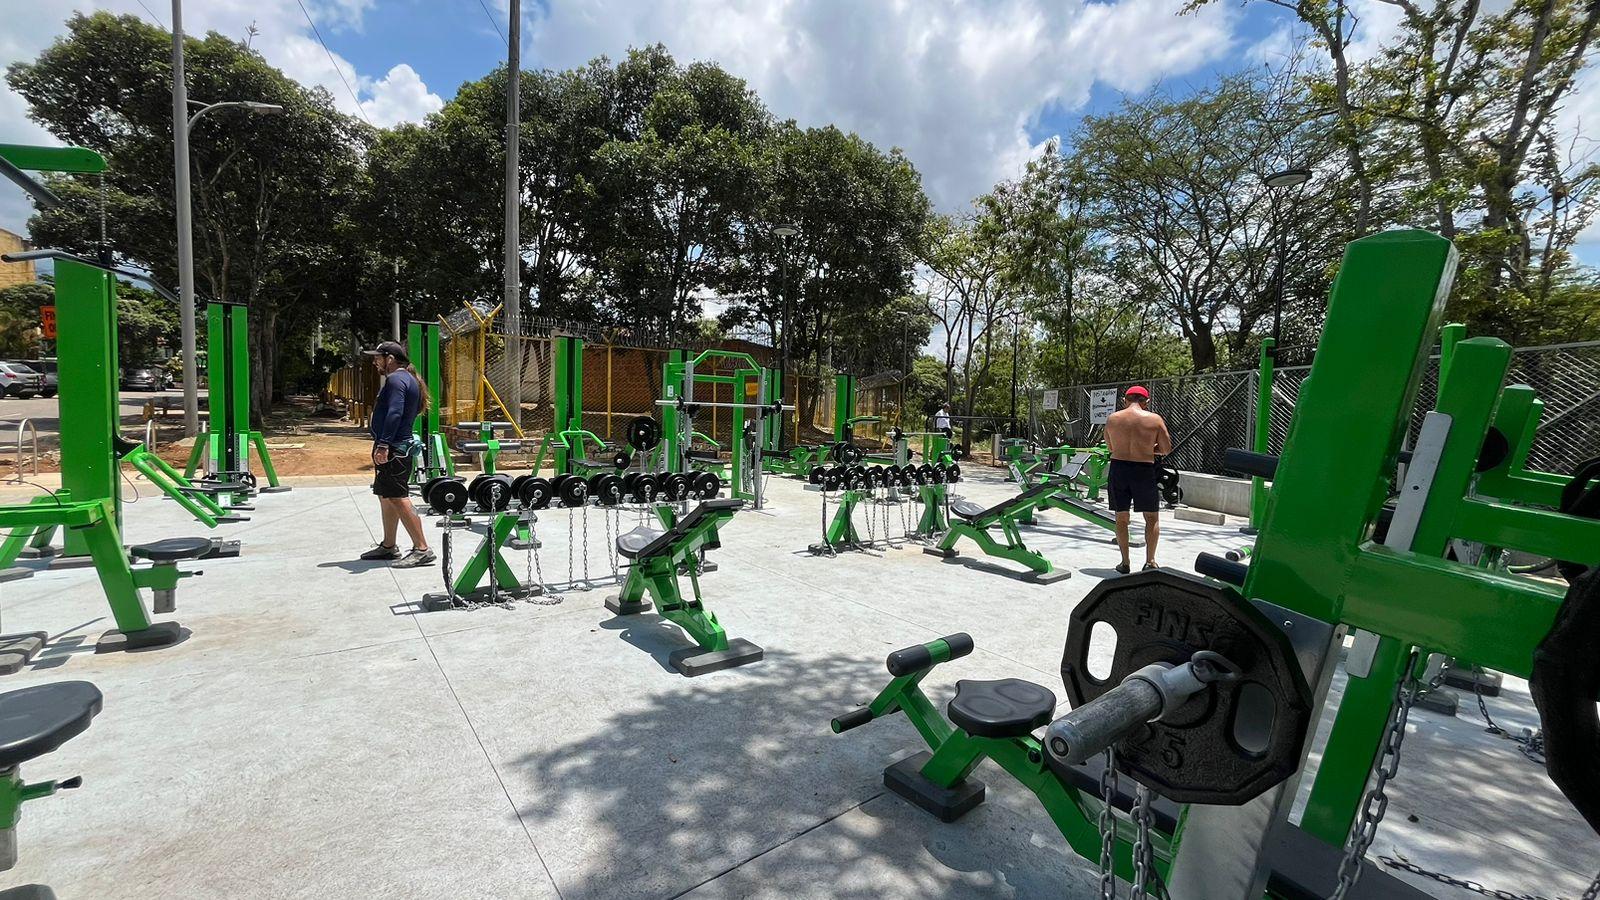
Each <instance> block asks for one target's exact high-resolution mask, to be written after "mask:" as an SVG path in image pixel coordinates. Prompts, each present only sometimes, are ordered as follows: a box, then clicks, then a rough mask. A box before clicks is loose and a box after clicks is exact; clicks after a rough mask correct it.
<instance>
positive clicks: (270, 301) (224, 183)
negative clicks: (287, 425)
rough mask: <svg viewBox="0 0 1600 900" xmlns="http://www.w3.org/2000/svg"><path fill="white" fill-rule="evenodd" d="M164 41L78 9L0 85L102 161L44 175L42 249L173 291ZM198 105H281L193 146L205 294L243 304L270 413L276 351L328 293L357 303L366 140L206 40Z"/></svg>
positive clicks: (244, 50)
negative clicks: (84, 174)
mask: <svg viewBox="0 0 1600 900" xmlns="http://www.w3.org/2000/svg"><path fill="white" fill-rule="evenodd" d="M170 52H171V47H170V39H169V37H168V35H167V34H166V33H165V32H164V31H162V30H161V29H159V28H156V27H155V26H152V25H149V24H146V23H144V22H142V21H141V20H140V19H138V18H137V17H135V16H113V15H111V14H109V13H103V12H101V13H95V14H93V15H88V16H86V15H82V14H75V15H74V16H73V17H72V18H71V19H70V20H68V22H67V33H66V34H65V35H64V36H62V37H61V38H58V39H57V40H56V42H55V43H54V44H52V45H51V46H50V47H48V48H46V49H45V51H44V52H43V53H42V54H41V55H40V56H39V58H38V59H37V60H35V61H34V62H32V63H16V64H13V65H12V66H11V67H10V69H9V70H8V72H7V81H8V83H9V84H10V85H11V87H12V89H13V90H15V91H17V93H19V94H20V95H22V97H23V98H24V99H26V100H27V101H28V104H29V116H30V117H31V118H32V119H33V120H34V121H36V122H38V123H39V124H40V125H42V126H44V127H45V128H46V129H47V130H48V131H50V133H51V134H53V135H55V136H56V137H57V138H59V139H61V140H63V141H65V142H67V143H69V144H77V145H80V146H84V147H88V148H89V149H92V150H95V151H97V152H99V153H101V154H102V155H103V156H105V157H106V161H107V164H108V171H107V173H106V174H105V176H104V178H103V179H96V180H88V179H67V178H54V179H51V182H52V184H53V185H55V186H56V187H57V188H58V192H59V193H61V194H63V196H64V197H65V198H66V199H67V201H68V204H67V207H66V208H65V209H62V210H55V211H50V212H45V213H41V214H40V215H39V216H37V217H36V218H35V219H34V221H33V222H32V223H31V224H30V228H31V230H32V232H33V235H34V238H35V240H36V241H37V242H39V243H42V244H48V245H54V246H59V247H63V248H65V249H69V250H76V251H79V252H85V251H88V250H90V249H91V248H94V247H97V246H99V245H100V244H101V241H102V238H101V235H100V234H99V233H98V219H99V215H98V213H99V211H100V204H102V203H103V204H104V206H105V212H106V219H107V222H108V229H107V234H106V235H105V241H106V242H107V243H109V244H110V246H111V248H112V249H113V251H114V252H115V254H116V256H118V257H120V258H121V259H122V260H124V261H126V262H128V263H131V264H133V265H135V266H138V267H142V268H145V269H148V270H150V271H151V272H152V273H153V274H154V275H155V277H156V278H158V279H159V280H161V281H163V282H165V283H167V284H174V283H175V282H176V258H177V253H176V236H175V234H174V231H173V228H172V222H173V220H174V213H173V207H172V197H173V184H172V178H173V175H172V164H171V159H172V157H171V141H172V124H171V115H172V105H171V93H170V88H169V85H170V84H171V83H172V70H171V63H170ZM184 52H185V59H186V66H187V69H186V71H187V75H188V78H189V81H190V84H189V95H190V96H191V97H194V98H195V99H196V100H198V101H202V102H204V101H214V100H222V99H250V100H257V101H262V102H268V103H275V104H278V105H280V106H282V107H283V108H284V112H283V113H282V114H280V115H272V116H250V115H246V114H243V113H241V112H239V111H237V110H222V111H218V112H215V113H212V114H210V115H208V116H206V117H205V118H204V119H201V120H200V121H199V122H198V123H197V124H196V126H195V128H194V131H193V133H192V134H191V136H190V147H191V155H192V160H193V165H194V173H193V195H194V200H193V202H194V223H195V228H194V236H195V277H196V285H195V287H196V293H197V295H200V296H210V297H216V298H224V299H229V300H234V301H239V302H244V303H247V304H248V305H249V306H250V325H251V328H250V350H251V361H252V364H253V366H254V367H255V372H254V373H253V374H254V377H253V379H252V382H253V391H254V395H255V396H254V398H253V401H254V402H253V408H254V409H255V410H256V411H257V412H258V414H260V413H261V412H264V411H265V410H266V409H268V408H269V407H270V404H271V400H272V397H273V394H274V391H273V387H274V385H275V383H276V365H277V360H278V355H279V347H280V345H281V342H282V340H283V338H284V337H285V336H286V335H288V334H290V333H298V334H304V333H306V332H307V330H308V329H309V327H311V326H312V325H314V323H315V321H316V319H317V317H318V316H317V314H318V312H319V311H320V310H321V309H323V308H324V307H326V306H329V305H333V304H331V303H330V302H329V301H330V299H331V298H334V297H339V296H343V295H348V293H349V292H350V291H351V290H352V289H353V288H354V287H355V285H354V284H352V283H351V282H350V280H349V278H350V260H352V259H356V260H360V259H361V254H360V253H359V252H357V251H355V250H354V249H353V248H351V247H349V246H348V244H347V243H346V242H345V237H346V236H347V235H348V234H349V230H348V229H347V228H343V227H342V225H343V222H344V221H345V219H346V216H347V215H348V212H347V211H348V210H350V209H352V208H353V206H354V201H355V199H356V197H355V191H356V189H357V188H358V187H359V185H360V178H359V172H360V157H359V153H360V151H361V150H362V148H363V147H364V146H365V144H366V142H367V141H368V140H369V139H370V132H369V130H368V129H367V127H366V126H364V125H361V124H359V123H357V122H355V121H354V120H352V119H351V118H350V117H348V116H345V115H343V114H341V113H339V112H338V111H337V110H336V109H335V108H334V105H333V101H332V98H331V97H330V96H329V95H328V94H327V92H326V91H323V90H321V89H317V90H308V89H306V88H304V87H302V86H301V85H300V84H298V83H297V82H295V81H293V80H292V79H290V78H288V77H287V76H285V75H284V74H283V73H282V72H280V71H278V70H277V69H274V68H273V67H271V66H269V65H267V63H266V61H265V60H263V59H262V58H261V56H260V55H259V54H257V53H255V52H254V51H252V50H251V49H250V48H249V47H247V46H246V45H244V44H241V43H238V42H236V41H233V40H230V39H228V38H225V37H223V36H221V35H218V34H215V33H212V34H208V35H207V36H206V37H205V38H203V39H194V38H190V39H188V40H187V41H186V43H185V50H184Z"/></svg>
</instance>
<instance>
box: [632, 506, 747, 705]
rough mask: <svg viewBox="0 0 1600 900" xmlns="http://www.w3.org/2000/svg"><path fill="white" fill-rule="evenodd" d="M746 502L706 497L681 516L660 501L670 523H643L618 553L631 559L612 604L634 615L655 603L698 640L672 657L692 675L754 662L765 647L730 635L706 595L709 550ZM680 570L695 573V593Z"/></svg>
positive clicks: (692, 581)
mask: <svg viewBox="0 0 1600 900" xmlns="http://www.w3.org/2000/svg"><path fill="white" fill-rule="evenodd" d="M743 508H744V501H742V500H739V499H737V498H727V499H722V500H703V501H701V502H700V503H699V504H697V505H696V506H695V507H694V509H691V510H690V511H689V512H688V514H687V515H684V516H683V517H682V518H677V517H676V516H675V515H673V514H672V513H671V510H670V508H669V507H667V506H659V507H657V511H658V514H660V515H661V516H662V524H663V525H664V526H665V528H664V529H655V528H646V527H642V526H641V527H639V528H635V529H634V530H632V531H629V532H627V533H625V534H623V535H621V536H619V537H618V538H617V553H618V554H619V555H621V556H622V557H624V558H626V559H628V560H630V561H631V563H630V565H629V568H628V577H627V579H626V580H625V581H624V582H623V584H622V590H621V591H620V592H619V593H618V594H617V596H615V597H610V598H607V600H606V609H608V610H610V611H611V612H612V613H613V614H615V615H617V616H632V615H638V614H640V613H643V612H645V611H646V610H648V609H649V608H650V605H651V604H652V603H654V604H655V608H656V611H657V612H658V613H660V614H661V616H662V618H664V619H666V620H667V621H669V622H671V623H673V624H674V625H677V626H678V627H679V628H681V629H683V630H684V632H685V633H686V634H688V635H689V637H690V638H691V639H692V640H693V641H694V642H695V646H693V647H684V648H683V649H680V650H676V651H673V653H672V654H671V656H670V657H669V661H670V662H671V664H672V667H673V668H674V669H677V670H678V671H679V672H680V673H682V674H683V675H685V676H687V677H689V678H693V677H694V676H696V675H704V674H706V673H708V672H717V671H721V670H722V669H731V668H734V667H735V666H743V665H748V664H750V663H753V662H756V661H758V660H760V659H761V658H762V656H763V655H764V652H763V651H762V649H761V648H760V647H758V646H756V645H755V644H752V643H750V642H749V641H747V640H744V639H743V638H734V639H732V640H730V639H729V638H728V634H727V632H726V631H725V630H724V629H723V627H722V623H721V622H719V621H718V620H717V616H716V614H715V613H713V612H712V611H711V610H709V609H707V608H706V607H705V603H704V601H703V600H702V598H701V595H700V575H701V573H702V572H704V571H705V570H704V568H703V565H704V561H703V559H702V557H703V555H704V552H705V551H706V550H714V549H716V548H717V547H719V546H721V541H720V539H719V537H718V533H719V531H718V529H719V527H720V526H721V525H722V524H723V523H725V522H727V521H728V520H729V519H731V518H733V514H734V513H736V512H738V511H739V510H740V509H743ZM679 572H683V573H685V574H687V575H688V576H689V582H690V584H691V585H692V596H691V597H685V596H684V595H683V591H682V589H681V588H680V587H679V586H678V574H679Z"/></svg>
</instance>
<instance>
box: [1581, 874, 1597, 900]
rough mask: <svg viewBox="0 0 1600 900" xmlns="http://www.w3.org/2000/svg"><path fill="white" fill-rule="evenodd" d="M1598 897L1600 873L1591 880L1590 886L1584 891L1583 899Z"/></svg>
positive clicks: (1594, 899) (1595, 898)
mask: <svg viewBox="0 0 1600 900" xmlns="http://www.w3.org/2000/svg"><path fill="white" fill-rule="evenodd" d="M1597 898H1600V875H1596V876H1594V880H1593V881H1591V882H1589V887H1588V888H1586V889H1585V890H1584V892H1583V900H1597Z"/></svg>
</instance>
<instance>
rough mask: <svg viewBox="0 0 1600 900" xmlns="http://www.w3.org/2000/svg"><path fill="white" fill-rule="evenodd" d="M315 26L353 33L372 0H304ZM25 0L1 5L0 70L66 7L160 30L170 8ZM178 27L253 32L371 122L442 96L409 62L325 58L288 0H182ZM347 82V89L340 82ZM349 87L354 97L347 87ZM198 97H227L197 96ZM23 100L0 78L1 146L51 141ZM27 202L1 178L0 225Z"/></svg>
mask: <svg viewBox="0 0 1600 900" xmlns="http://www.w3.org/2000/svg"><path fill="white" fill-rule="evenodd" d="M303 2H304V3H305V6H306V9H307V10H308V11H309V12H310V13H311V15H312V17H313V18H314V19H315V20H316V22H317V27H318V28H320V29H321V31H322V36H323V38H324V39H329V40H331V39H332V35H334V34H338V33H344V32H359V31H360V30H361V26H362V22H363V19H364V17H365V16H366V15H367V14H368V13H369V12H370V11H372V10H373V9H374V8H375V6H376V0H303ZM144 6H146V7H149V9H148V10H146V9H144V8H143V7H141V6H140V4H139V3H138V2H137V0H32V2H26V3H24V2H16V3H10V2H7V3H6V12H5V17H4V23H5V24H4V27H0V70H3V69H4V68H5V66H7V65H9V64H11V63H13V62H17V61H19V60H31V59H34V58H35V57H37V56H38V55H39V53H40V52H41V51H42V50H44V49H45V48H46V47H47V46H49V45H50V43H51V42H52V41H53V40H55V39H56V37H58V36H60V35H61V34H62V33H63V32H64V31H65V23H66V20H67V18H68V17H69V16H71V15H72V13H73V12H93V11H95V10H101V9H104V10H109V11H111V12H114V13H118V14H123V13H127V14H132V15H136V16H139V17H140V18H142V19H144V20H145V21H147V22H152V21H156V20H153V19H152V18H151V14H152V13H155V14H158V15H159V16H160V17H161V18H160V20H159V22H157V24H159V25H160V26H161V27H163V28H165V27H167V26H168V25H170V24H171V22H170V19H168V18H167V17H168V16H169V15H170V12H171V5H170V4H169V3H166V2H164V0H145V2H144ZM183 26H184V31H185V32H187V33H189V34H191V35H202V34H205V33H206V32H207V31H216V32H219V33H221V34H223V35H226V36H228V37H232V38H235V39H237V40H245V39H246V38H247V37H249V29H250V28H251V27H252V26H254V27H255V29H256V34H255V36H254V37H253V38H250V40H251V46H253V47H254V48H255V49H256V50H258V51H260V52H261V55H262V56H263V57H265V58H266V60H267V62H269V63H271V64H273V65H275V66H277V67H278V68H280V69H282V70H283V72H284V73H285V74H287V75H288V76H289V77H290V78H293V79H295V80H296V81H299V82H300V83H302V84H305V85H318V86H321V87H323V88H326V89H327V90H328V93H329V94H330V95H331V96H332V97H333V102H334V104H335V105H336V106H338V108H339V109H340V110H342V111H344V112H346V113H349V114H351V115H356V114H365V115H366V116H367V117H368V118H369V119H371V120H372V122H373V124H375V125H378V126H380V127H381V126H387V125H393V124H395V123H396V122H402V121H409V120H415V119H420V118H422V117H423V116H425V115H427V114H428V113H430V112H432V111H434V110H437V109H438V108H439V107H441V106H442V105H443V103H444V101H443V100H442V99H441V98H440V97H439V95H437V94H434V93H432V92H430V91H429V90H428V88H427V85H425V84H423V82H422V79H421V78H420V77H419V76H418V75H417V72H416V70H414V69H413V68H411V66H409V65H406V64H404V63H401V64H399V65H396V66H394V67H393V68H391V69H390V70H389V71H388V73H387V74H385V75H384V76H383V77H382V78H373V77H371V76H367V75H363V74H361V73H359V72H357V71H356V69H355V67H354V66H352V65H351V64H350V62H349V61H348V60H346V59H344V58H343V57H342V56H340V55H339V54H337V53H334V54H332V59H329V54H328V52H327V51H325V50H323V48H322V45H321V44H319V43H317V40H316V38H315V37H314V36H313V34H312V30H311V26H310V25H308V24H306V20H305V16H304V15H303V14H302V13H301V11H300V6H299V5H298V4H297V3H296V2H295V0H204V2H198V3H197V2H189V3H186V4H185V5H184V21H183ZM346 83H348V84H349V87H348V88H347V87H346V86H345V85H346ZM352 90H353V91H355V97H352V96H351V91H352ZM195 99H197V100H218V99H227V98H220V97H196V98H195ZM26 110H27V104H26V103H24V102H23V100H22V98H21V97H19V96H17V95H16V94H15V93H13V92H12V91H11V89H10V88H8V87H6V86H5V85H4V83H3V82H0V143H31V144H54V143H57V142H56V141H55V140H54V139H53V138H51V137H50V136H49V135H48V134H46V133H45V132H44V130H43V129H41V128H39V127H38V126H36V125H34V124H33V123H32V122H29V121H28V120H27V118H26ZM31 214H32V205H31V203H30V202H29V201H28V199H27V197H26V196H25V195H24V194H23V193H22V192H21V191H19V190H16V189H15V188H13V187H11V185H9V184H7V183H0V227H3V228H8V229H11V230H12V231H21V230H23V226H24V225H25V223H26V221H27V219H28V216H29V215H31Z"/></svg>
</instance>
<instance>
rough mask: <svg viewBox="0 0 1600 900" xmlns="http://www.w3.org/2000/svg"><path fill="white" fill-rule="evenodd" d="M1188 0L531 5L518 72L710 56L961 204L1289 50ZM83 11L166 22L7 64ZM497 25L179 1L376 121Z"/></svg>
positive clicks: (483, 48) (395, 111) (1383, 8)
mask: <svg viewBox="0 0 1600 900" xmlns="http://www.w3.org/2000/svg"><path fill="white" fill-rule="evenodd" d="M302 4H303V8H304V10H305V11H306V12H309V14H310V16H311V18H312V19H314V20H315V22H316V25H317V31H318V32H320V34H321V37H322V38H323V39H324V40H325V41H326V43H327V50H324V49H323V47H322V45H321V44H320V43H318V42H317V39H316V34H315V33H314V32H313V30H312V28H311V26H310V25H309V24H308V23H307V21H306V12H302ZM1353 4H1354V6H1355V8H1357V10H1358V11H1359V12H1360V13H1361V15H1362V22H1363V24H1362V28H1363V29H1364V33H1363V35H1362V37H1363V38H1364V43H1365V45H1366V46H1367V47H1368V48H1374V47H1376V46H1377V45H1379V44H1380V43H1381V42H1382V41H1383V40H1384V39H1385V37H1386V36H1387V35H1388V34H1389V33H1390V32H1391V31H1392V28H1393V24H1394V14H1393V12H1392V11H1393V10H1394V9H1395V7H1393V6H1392V5H1390V4H1386V3H1383V2H1381V0H1353ZM1182 5H1183V3H1182V0H1114V2H1086V0H765V2H758V3H749V2H737V0H581V2H580V0H526V2H525V3H524V29H523V56H524V64H525V66H526V67H528V68H538V67H552V68H564V67H568V66H573V65H578V64H581V63H582V62H584V61H586V60H588V59H590V58H592V57H594V56H598V55H601V54H605V55H609V56H611V57H613V58H616V57H618V56H620V55H622V54H623V53H625V52H626V51H627V48H628V47H629V46H638V45H643V44H647V43H653V42H657V41H659V42H661V43H663V44H665V45H666V46H667V47H668V48H669V49H670V50H671V51H672V52H673V53H674V54H675V55H676V56H678V58H680V59H682V60H691V59H711V60H715V61H717V62H719V63H721V64H722V65H723V66H724V67H725V68H727V69H728V70H729V71H731V72H733V73H734V74H737V75H739V76H741V77H743V78H745V79H746V80H747V81H748V82H749V83H750V84H751V86H752V87H753V88H755V89H756V91H757V92H758V93H759V94H760V95H761V97H762V98H763V100H765V101H766V103H767V105H768V106H769V107H770V108H771V109H772V110H773V112H774V113H776V114H777V115H779V116H782V117H793V118H795V119H797V120H798V121H799V122H801V124H803V125H819V124H824V123H834V124H837V125H839V126H840V127H843V128H847V129H851V130H855V131H857V132H860V133H861V134H862V135H863V136H865V137H867V138H868V139H869V140H872V141H874V142H875V143H877V144H879V145H880V146H898V147H901V148H903V149H904V150H905V151H906V152H907V154H908V155H909V156H910V158H911V159H912V161H913V162H915V163H916V165H917V167H918V169H919V170H920V171H921V172H922V174H923V179H924V183H925V185H926V186H927V189H928V191H929V194H930V196H931V197H932V198H933V200H934V202H935V203H936V205H938V206H939V207H940V208H942V209H945V210H954V209H959V208H960V207H962V206H963V205H964V204H965V203H966V202H967V201H968V200H969V199H970V198H972V197H973V196H975V195H977V194H979V193H981V192H983V191H984V190H986V189H987V188H988V187H989V186H991V185H992V184H993V183H994V182H995V181H996V180H997V179H1000V178H1005V177H1010V176H1012V175H1015V174H1017V173H1018V172H1020V171H1021V169H1022V166H1023V165H1024V164H1025V163H1026V161H1027V159H1028V158H1029V157H1030V156H1031V155H1033V154H1034V153H1035V152H1036V151H1037V149H1038V147H1039V145H1040V144H1042V143H1043V142H1044V141H1045V140H1048V139H1049V138H1051V137H1053V136H1056V135H1067V134H1070V132H1071V131H1072V129H1073V127H1074V125H1075V124H1076V123H1077V121H1078V120H1079V119H1080V118H1081V117H1082V116H1084V115H1086V114H1093V113H1098V112H1104V111H1106V110H1108V109H1111V108H1113V107H1115V106H1116V104H1117V103H1118V102H1119V100H1120V99H1121V98H1122V97H1123V96H1124V95H1125V94H1142V93H1145V92H1148V91H1150V90H1152V89H1157V88H1161V87H1164V88H1166V89H1170V90H1174V91H1180V92H1181V91H1186V90H1191V89H1194V88H1197V87H1202V86H1204V85H1206V84H1208V83H1210V82H1211V81H1212V80H1213V79H1214V78H1215V77H1216V76H1217V75H1218V74H1219V73H1222V72H1229V71H1236V70H1238V69H1240V68H1243V67H1246V66H1253V65H1262V64H1263V63H1265V62H1270V61H1272V60H1273V59H1276V58H1281V54H1282V52H1283V47H1284V46H1285V44H1286V43H1287V42H1286V41H1285V35H1286V34H1287V29H1288V28H1289V27H1290V25H1291V22H1290V18H1289V16H1288V14H1287V13H1286V12H1285V11H1283V10H1281V9H1278V8H1276V7H1273V6H1270V5H1267V4H1264V3H1247V4H1243V5H1241V4H1239V3H1238V2H1235V0H1216V2H1213V3H1212V4H1210V5H1208V6H1206V7H1204V8H1203V9H1201V10H1200V11H1198V12H1196V13H1192V14H1188V15H1182V16H1180V15H1178V14H1177V11H1178V10H1179V9H1180V8H1181V7H1182ZM89 9H110V10H112V11H115V12H126V13H131V14H134V15H138V16H141V17H142V18H145V19H146V20H147V21H152V22H158V23H159V24H161V25H162V26H163V27H165V26H166V24H167V19H168V17H169V16H170V0H87V2H86V0H30V2H29V3H28V5H26V6H20V7H19V8H18V9H17V12H16V13H15V14H11V13H9V12H8V15H7V24H6V28H5V29H0V67H3V66H4V65H5V64H7V63H10V62H12V61H14V60H17V59H31V58H32V57H34V56H35V55H37V53H38V52H39V51H40V50H41V49H43V48H44V47H45V46H47V45H48V43H49V42H50V40H52V39H53V38H54V37H55V36H56V35H58V34H60V33H61V32H62V30H63V27H64V22H65V20H66V18H67V16H68V15H70V14H71V12H73V11H74V10H89ZM506 15H507V9H506V5H505V2H504V0H189V2H188V4H187V5H186V7H185V23H186V27H187V29H188V30H189V31H190V32H191V33H197V32H200V31H204V30H217V31H220V32H221V33H223V34H225V35H229V36H232V37H236V38H241V39H242V38H244V37H245V35H246V31H247V29H248V28H250V27H251V26H252V25H253V26H254V27H255V29H256V30H257V34H256V36H255V37H254V38H253V45H254V46H255V47H256V48H257V49H258V50H260V51H261V53H262V54H263V55H264V56H265V57H266V58H267V60H268V61H269V62H272V63H273V64H275V65H277V66H278V67H280V68H281V69H283V70H284V71H285V72H286V73H288V74H289V75H290V76H291V77H294V78H296V79H298V80H300V81H301V82H303V83H307V84H320V85H323V86H324V87H327V88H328V90H329V91H330V92H332V94H333V95H334V98H335V102H337V103H338V104H339V105H340V106H341V108H344V109H345V110H346V111H349V112H357V111H359V112H361V113H362V114H363V115H365V116H367V118H368V119H369V120H371V121H373V122H374V123H375V124H378V125H390V124H393V123H395V122H398V121H406V120H417V119H420V118H422V117H423V116H425V115H426V114H427V113H428V112H430V111H432V110H435V109H437V108H438V107H439V106H440V105H441V104H442V103H443V102H444V100H445V99H447V98H449V97H450V96H452V95H453V94H454V93H455V91H456V89H457V87H458V86H459V85H460V84H461V83H462V82H463V81H467V80H471V79H475V78H478V77H480V76H482V75H483V74H484V73H485V72H487V71H488V70H489V69H491V68H492V67H494V66H495V65H496V64H498V63H499V62H500V61H501V60H502V59H503V58H504V54H505V43H504V41H503V39H502V37H501V36H500V35H499V34H498V33H497V32H496V25H499V26H500V27H501V28H502V29H503V28H504V21H505V19H506ZM491 17H493V19H494V20H495V21H494V22H491ZM330 55H331V58H330ZM346 85H348V87H347V86H346ZM352 94H354V96H352ZM1588 94H1589V95H1592V97H1593V98H1596V99H1595V100H1594V102H1592V103H1588V104H1586V108H1587V107H1588V106H1595V107H1600V89H1597V90H1591V91H1588ZM218 99H220V98H218ZM24 112H25V106H24V105H23V104H22V101H21V99H20V98H19V97H17V96H16V95H15V94H12V93H11V92H10V91H9V90H6V89H4V88H0V142H6V141H12V142H48V141H50V139H49V137H48V135H45V134H44V133H43V132H42V131H40V130H39V129H38V128H37V127H36V126H34V125H32V124H31V123H29V122H27V121H26V120H25V117H24ZM1597 112H1600V110H1597ZM1597 117H1600V116H1597ZM28 212H29V209H28V207H27V204H26V201H25V200H24V198H23V197H22V195H21V194H20V192H17V191H14V190H13V189H12V188H10V187H9V186H5V185H0V227H6V228H10V229H12V230H19V229H20V227H21V226H22V224H23V222H24V221H25V220H26V217H27V215H28ZM1597 247H1600V245H1597ZM1591 249H1595V248H1591ZM1586 255H1587V256H1595V257H1597V258H1600V254H1586Z"/></svg>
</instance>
